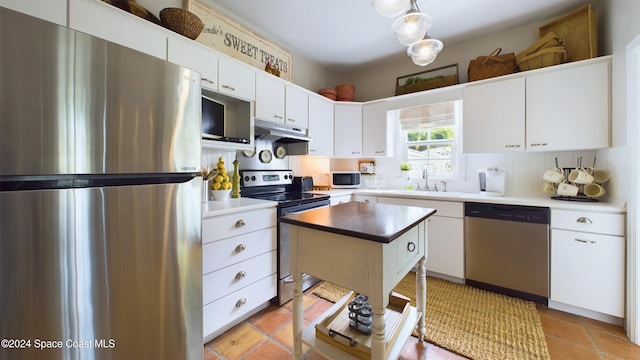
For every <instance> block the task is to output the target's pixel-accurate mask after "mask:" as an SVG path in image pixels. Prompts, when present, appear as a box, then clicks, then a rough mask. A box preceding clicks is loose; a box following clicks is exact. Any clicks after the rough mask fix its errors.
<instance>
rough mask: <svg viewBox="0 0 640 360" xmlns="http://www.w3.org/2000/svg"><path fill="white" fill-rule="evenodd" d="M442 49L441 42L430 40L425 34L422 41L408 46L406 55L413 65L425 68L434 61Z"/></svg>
mask: <svg viewBox="0 0 640 360" xmlns="http://www.w3.org/2000/svg"><path fill="white" fill-rule="evenodd" d="M442 47H443V44H442V41H440V40H436V39H431V38H430V37H429V36H427V35H426V34H425V36H424V38H423V39H422V40H420V41H418V42H417V43H415V44H412V45H411V46H409V48H408V49H407V55H409V56H411V60H413V63H414V64H416V65H420V66H426V65H429V64H431V63H432V62H433V61H434V60H435V59H436V56H438V53H439V52H440V50H442Z"/></svg>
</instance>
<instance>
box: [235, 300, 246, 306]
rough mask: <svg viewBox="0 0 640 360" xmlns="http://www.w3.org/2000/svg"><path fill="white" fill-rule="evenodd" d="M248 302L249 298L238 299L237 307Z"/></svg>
mask: <svg viewBox="0 0 640 360" xmlns="http://www.w3.org/2000/svg"><path fill="white" fill-rule="evenodd" d="M246 303H247V299H245V298H242V299H240V300H238V301H236V307H237V308H239V307H240V306H242V305H244V304H246Z"/></svg>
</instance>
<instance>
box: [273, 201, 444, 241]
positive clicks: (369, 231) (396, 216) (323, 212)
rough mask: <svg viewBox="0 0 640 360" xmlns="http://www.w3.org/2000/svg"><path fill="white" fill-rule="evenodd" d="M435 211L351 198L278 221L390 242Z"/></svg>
mask: <svg viewBox="0 0 640 360" xmlns="http://www.w3.org/2000/svg"><path fill="white" fill-rule="evenodd" d="M435 212H436V210H435V209H429V208H420V207H414V206H400V205H387V204H369V203H362V202H349V203H344V204H340V205H334V206H329V207H323V208H318V209H313V210H309V211H305V212H303V213H298V214H289V215H285V216H283V217H281V218H280V219H279V221H280V222H282V223H287V224H292V225H298V226H302V227H307V228H311V229H316V230H322V231H327V232H330V233H335V234H340V235H345V236H351V237H355V238H360V239H364V240H370V241H376V242H382V243H389V242H391V241H393V240H395V239H397V238H398V237H400V236H401V235H402V234H404V233H405V232H407V231H408V230H409V229H411V228H412V227H414V226H415V225H417V224H418V223H420V222H422V221H423V220H425V219H426V218H428V217H430V216H431V215H433V214H434V213H435Z"/></svg>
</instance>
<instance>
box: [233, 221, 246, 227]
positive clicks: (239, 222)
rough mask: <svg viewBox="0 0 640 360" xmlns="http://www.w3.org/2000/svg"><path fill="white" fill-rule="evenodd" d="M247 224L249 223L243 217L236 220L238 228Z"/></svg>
mask: <svg viewBox="0 0 640 360" xmlns="http://www.w3.org/2000/svg"><path fill="white" fill-rule="evenodd" d="M245 225H247V224H246V223H245V222H244V220H243V219H240V220H238V221H236V227H237V228H239V227H242V226H245Z"/></svg>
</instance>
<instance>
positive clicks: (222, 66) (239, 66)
mask: <svg viewBox="0 0 640 360" xmlns="http://www.w3.org/2000/svg"><path fill="white" fill-rule="evenodd" d="M218 84H219V85H218V92H219V93H222V94H225V95H229V96H232V97H236V98H239V99H243V100H247V101H255V100H256V72H255V70H253V69H252V68H250V67H249V65H245V64H244V63H241V62H239V61H236V60H233V59H231V58H227V57H226V56H221V57H220V59H219V60H218Z"/></svg>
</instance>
